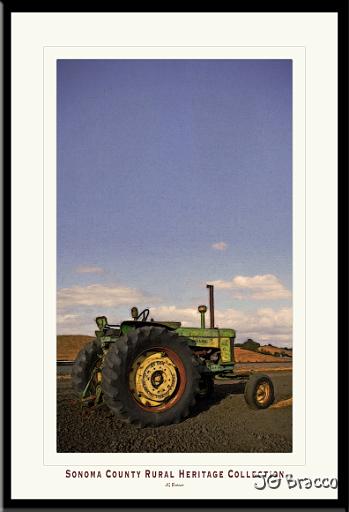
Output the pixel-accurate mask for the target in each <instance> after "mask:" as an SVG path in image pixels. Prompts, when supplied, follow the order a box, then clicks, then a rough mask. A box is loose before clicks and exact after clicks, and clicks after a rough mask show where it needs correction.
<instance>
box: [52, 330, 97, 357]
mask: <svg viewBox="0 0 349 512" xmlns="http://www.w3.org/2000/svg"><path fill="white" fill-rule="evenodd" d="M92 339H93V336H86V335H80V334H61V335H58V336H57V361H74V359H75V358H76V356H77V355H78V352H79V350H80V349H81V348H82V347H83V346H84V345H86V343H88V342H89V341H90V340H92Z"/></svg>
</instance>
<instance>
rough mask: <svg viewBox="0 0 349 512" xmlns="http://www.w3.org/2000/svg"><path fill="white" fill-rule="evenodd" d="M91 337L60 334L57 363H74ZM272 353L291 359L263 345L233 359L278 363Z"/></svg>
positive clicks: (287, 351) (240, 352) (289, 353)
mask: <svg viewBox="0 0 349 512" xmlns="http://www.w3.org/2000/svg"><path fill="white" fill-rule="evenodd" d="M93 338H94V337H93V336H86V335H80V334H61V335H58V336H57V361H74V359H75V358H76V356H77V354H78V352H79V350H80V349H81V348H82V347H83V346H84V345H86V344H87V343H88V342H89V341H91V340H92V339H93ZM274 353H281V354H283V353H285V354H286V357H285V358H282V359H285V360H289V359H290V358H292V350H291V349H282V348H279V347H274V346H272V345H263V346H260V347H258V350H257V351H255V350H247V349H245V348H242V347H235V359H236V362H240V363H254V362H264V363H268V362H269V363H272V362H278V361H280V359H281V357H280V356H279V357H275V356H274Z"/></svg>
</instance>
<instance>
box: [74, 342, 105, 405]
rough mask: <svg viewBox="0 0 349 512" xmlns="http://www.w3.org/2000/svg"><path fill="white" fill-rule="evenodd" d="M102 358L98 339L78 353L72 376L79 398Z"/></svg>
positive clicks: (75, 391)
mask: <svg viewBox="0 0 349 512" xmlns="http://www.w3.org/2000/svg"><path fill="white" fill-rule="evenodd" d="M101 356H102V349H101V343H100V341H99V340H98V339H94V340H92V341H91V342H90V343H88V344H87V345H85V346H84V347H83V348H82V349H81V350H80V352H79V353H78V355H77V357H76V359H75V362H74V366H73V369H72V374H71V378H72V388H73V390H74V393H75V394H76V395H77V396H79V397H81V395H82V393H83V392H84V390H85V388H86V386H87V384H88V382H89V380H90V378H91V373H92V371H93V369H94V367H95V365H96V364H97V362H98V360H99V359H100V357H101Z"/></svg>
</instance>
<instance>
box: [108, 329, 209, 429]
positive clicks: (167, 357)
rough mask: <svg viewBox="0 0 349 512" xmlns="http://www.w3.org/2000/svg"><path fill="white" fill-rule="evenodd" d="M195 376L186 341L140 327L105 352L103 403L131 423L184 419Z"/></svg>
mask: <svg viewBox="0 0 349 512" xmlns="http://www.w3.org/2000/svg"><path fill="white" fill-rule="evenodd" d="M199 378H200V374H199V372H198V369H197V365H195V364H194V363H193V355H192V352H191V350H190V348H189V347H188V343H187V339H186V338H185V337H183V336H178V334H176V333H175V332H173V331H168V330H167V329H165V328H162V327H153V326H150V327H141V328H140V329H136V330H134V331H131V332H129V333H128V334H126V335H124V336H122V337H121V338H120V339H119V340H118V342H117V343H115V344H114V345H113V346H112V347H111V348H110V349H109V351H108V353H107V355H106V357H105V361H104V368H103V372H102V389H103V396H104V402H105V403H106V404H107V405H108V406H109V408H110V409H111V410H112V411H113V412H114V413H115V414H116V415H117V416H118V417H119V418H120V419H122V420H124V421H127V422H130V423H133V424H135V425H138V426H141V427H145V426H160V425H169V424H172V423H178V422H179V421H180V420H181V419H183V418H185V417H186V416H188V414H189V411H190V408H191V407H192V406H193V405H194V403H195V397H196V395H197V393H198V391H199Z"/></svg>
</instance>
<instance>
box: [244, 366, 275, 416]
mask: <svg viewBox="0 0 349 512" xmlns="http://www.w3.org/2000/svg"><path fill="white" fill-rule="evenodd" d="M245 400H246V402H247V404H248V405H249V406H250V407H251V409H267V407H269V406H270V405H271V404H272V403H273V402H274V385H273V382H272V380H271V379H270V378H269V377H268V375H264V374H262V373H254V374H252V375H251V376H250V378H249V379H248V381H247V383H246V386H245Z"/></svg>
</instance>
